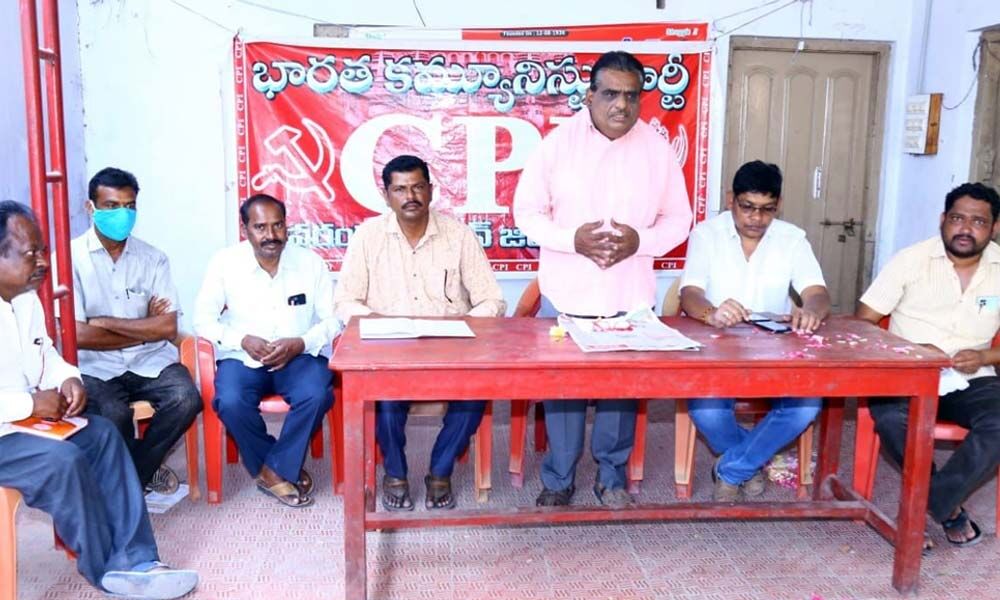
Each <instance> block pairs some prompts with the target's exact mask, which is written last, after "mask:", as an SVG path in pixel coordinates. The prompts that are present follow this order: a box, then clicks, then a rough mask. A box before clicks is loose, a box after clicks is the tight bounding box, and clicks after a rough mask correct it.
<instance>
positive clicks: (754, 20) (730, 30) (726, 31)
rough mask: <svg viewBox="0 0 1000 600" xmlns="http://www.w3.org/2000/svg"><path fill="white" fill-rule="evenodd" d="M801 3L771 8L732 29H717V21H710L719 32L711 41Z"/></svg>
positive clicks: (768, 3)
mask: <svg viewBox="0 0 1000 600" xmlns="http://www.w3.org/2000/svg"><path fill="white" fill-rule="evenodd" d="M777 1H780V0H771V1H770V2H767V3H765V4H762V5H760V6H758V7H757V8H764V7H765V6H768V5H771V4H774V3H775V2H777ZM801 1H802V0H788V1H787V2H785V3H784V4H782V5H780V6H778V7H777V8H773V9H771V10H769V11H767V12H766V13H763V14H761V15H758V16H756V17H754V18H752V19H750V20H749V21H746V22H744V23H740V24H739V25H737V26H736V27H733V28H732V29H728V30H724V29H719V28H718V27H716V26H715V23H716V22H717V21H718V19H716V21H712V26H713V27H714V28H715V30H716V31H718V32H719V35H717V36H715V38H713V40H718V39H719V38H722V37H725V36H727V35H729V34H731V33H735V32H737V31H739V30H740V29H743V28H744V27H746V26H747V25H750V24H752V23H756V22H757V21H760V20H761V19H763V18H765V17H769V16H771V15H773V14H774V13H776V12H778V11H780V10H783V9H785V8H788V7H789V6H791V5H793V4H797V3H799V2H801Z"/></svg>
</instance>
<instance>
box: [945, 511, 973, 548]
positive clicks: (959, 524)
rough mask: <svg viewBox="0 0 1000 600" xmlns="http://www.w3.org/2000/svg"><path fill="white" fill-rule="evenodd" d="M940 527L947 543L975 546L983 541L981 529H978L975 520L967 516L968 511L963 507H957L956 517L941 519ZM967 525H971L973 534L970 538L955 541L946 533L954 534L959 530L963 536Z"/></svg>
mask: <svg viewBox="0 0 1000 600" xmlns="http://www.w3.org/2000/svg"><path fill="white" fill-rule="evenodd" d="M941 527H943V528H944V535H945V538H946V539H947V540H948V543H949V544H952V545H953V546H962V547H963V548H964V547H966V546H975V545H976V544H978V543H979V542H981V541H983V532H982V530H981V529H979V525H977V524H976V522H975V521H973V520H972V519H970V518H969V513H967V512H965V508H964V507H962V508H959V509H958V515H957V516H956V517H954V518H952V519H945V520H944V521H941ZM967 527H972V532H973V533H974V534H975V535H973V536H972V538H970V539H967V540H964V541H961V542H956V541H955V540H953V539H951V537H950V536H949V535H948V534H949V533H952V534H954V533H956V532H961V534H962V535H963V536H964V535H965V531H966V528H967Z"/></svg>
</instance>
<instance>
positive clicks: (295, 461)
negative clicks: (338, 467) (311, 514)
mask: <svg viewBox="0 0 1000 600" xmlns="http://www.w3.org/2000/svg"><path fill="white" fill-rule="evenodd" d="M271 394H278V395H279V396H281V397H282V398H284V399H285V402H286V403H288V405H289V406H290V407H291V410H289V411H288V414H287V415H285V422H284V424H283V425H282V426H281V435H280V436H279V437H278V439H277V440H276V439H274V436H272V435H271V434H269V433H268V432H267V426H266V425H265V423H264V419H263V418H262V417H261V416H260V406H259V405H260V400H261V398H263V397H264V396H269V395H271ZM212 406H213V407H215V412H217V413H218V414H219V418H220V419H222V422H223V424H225V426H226V430H228V431H229V433H231V434H232V435H233V437H234V438H235V439H236V445H237V446H239V449H240V455H241V456H242V457H243V465H244V466H245V467H246V468H247V471H249V472H250V475H251V476H253V477H257V475H259V474H260V470H261V468H262V467H263V466H264V465H267V466H268V467H270V468H271V470H272V471H274V472H275V473H277V474H278V475H280V476H281V478H282V479H284V480H285V481H298V479H299V472H300V471H301V470H302V463H303V461H305V458H306V450H307V449H308V447H309V438H311V437H312V434H313V432H314V431H316V429H318V428H319V427H320V426H322V425H323V415H325V414H326V411H328V410H330V407H331V406H333V374H332V373H331V372H330V369H328V368H327V359H326V358H324V357H323V356H318V357H317V356H311V355H309V354H300V355H298V356H296V357H295V358H293V359H292V360H291V361H289V362H288V364H287V365H285V368H283V369H280V370H278V371H274V372H270V371H269V370H268V367H259V368H257V369H251V368H250V367H248V366H246V365H244V364H243V363H242V362H240V361H238V360H235V359H226V360H220V361H219V362H218V369H217V370H216V372H215V400H214V402H213V404H212Z"/></svg>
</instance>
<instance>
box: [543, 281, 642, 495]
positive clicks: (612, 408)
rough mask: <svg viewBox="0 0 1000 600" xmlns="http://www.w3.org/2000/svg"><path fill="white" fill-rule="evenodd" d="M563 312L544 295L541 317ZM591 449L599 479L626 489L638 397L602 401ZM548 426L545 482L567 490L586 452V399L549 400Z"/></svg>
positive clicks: (597, 413)
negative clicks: (584, 449) (584, 447)
mask: <svg viewBox="0 0 1000 600" xmlns="http://www.w3.org/2000/svg"><path fill="white" fill-rule="evenodd" d="M558 315H559V311H558V310H557V309H556V308H555V307H554V306H553V305H552V303H551V302H549V299H548V298H546V297H545V296H542V300H541V306H540V307H539V310H538V314H537V315H536V316H537V317H539V318H552V317H555V316H558ZM596 404H597V412H596V413H595V415H594V428H593V431H591V434H590V452H591V454H592V455H593V457H594V461H595V462H597V482H598V483H600V484H601V485H602V486H604V487H606V488H608V489H616V488H624V487H625V484H626V475H625V467H626V465H627V464H628V457H629V455H630V454H632V446H633V444H634V443H635V414H636V411H637V410H638V406H639V403H638V401H636V400H598V401H597V402H596ZM544 405H545V429H546V432H547V434H548V438H549V451H548V452H547V453H546V454H545V458H543V459H542V484H543V485H544V486H545V487H546V489H550V490H564V489H566V488H568V487H569V486H571V485H573V483H574V479H575V476H576V464H577V463H578V462H579V461H580V456H581V455H582V454H583V441H584V434H585V433H586V427H587V401H586V400H546V401H545V403H544Z"/></svg>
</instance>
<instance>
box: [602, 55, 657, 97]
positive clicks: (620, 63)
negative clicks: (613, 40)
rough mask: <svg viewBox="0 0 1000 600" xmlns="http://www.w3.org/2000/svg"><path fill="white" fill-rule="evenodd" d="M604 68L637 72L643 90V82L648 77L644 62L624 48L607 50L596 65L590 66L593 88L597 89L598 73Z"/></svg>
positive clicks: (640, 89)
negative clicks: (624, 50) (623, 49)
mask: <svg viewBox="0 0 1000 600" xmlns="http://www.w3.org/2000/svg"><path fill="white" fill-rule="evenodd" d="M604 69H611V70H612V71H625V72H626V73H635V74H636V75H638V76H639V91H640V92H641V91H642V83H643V80H644V79H645V77H646V71H645V69H644V68H643V66H642V63H641V62H639V59H638V58H636V57H635V56H633V55H631V54H629V53H628V52H623V51H622V50H612V51H611V52H605V53H604V54H602V55H601V56H600V57H598V59H597V62H595V63H594V66H593V67H591V68H590V89H591V90H597V74H598V73H600V72H601V71H603V70H604Z"/></svg>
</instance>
